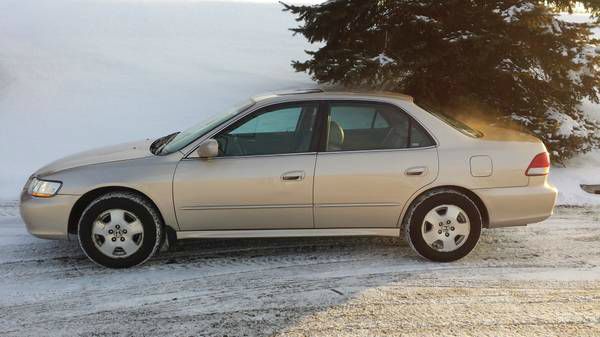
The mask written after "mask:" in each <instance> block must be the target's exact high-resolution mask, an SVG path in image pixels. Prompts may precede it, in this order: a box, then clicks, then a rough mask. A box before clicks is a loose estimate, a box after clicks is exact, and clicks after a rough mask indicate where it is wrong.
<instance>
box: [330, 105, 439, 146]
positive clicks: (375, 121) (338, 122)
mask: <svg viewBox="0 0 600 337" xmlns="http://www.w3.org/2000/svg"><path fill="white" fill-rule="evenodd" d="M327 125H328V128H327V145H326V151H329V152H332V151H358V150H385V149H405V148H417V147H427V146H433V145H435V142H434V141H433V139H432V138H431V136H430V135H429V134H427V132H426V131H425V130H424V129H423V128H422V127H421V126H420V125H419V124H418V123H416V122H415V121H414V120H413V119H412V118H411V117H410V116H408V115H407V114H405V113H404V112H402V111H400V110H399V109H397V108H395V107H394V106H391V105H388V104H379V103H332V104H330V106H329V115H328V123H327Z"/></svg>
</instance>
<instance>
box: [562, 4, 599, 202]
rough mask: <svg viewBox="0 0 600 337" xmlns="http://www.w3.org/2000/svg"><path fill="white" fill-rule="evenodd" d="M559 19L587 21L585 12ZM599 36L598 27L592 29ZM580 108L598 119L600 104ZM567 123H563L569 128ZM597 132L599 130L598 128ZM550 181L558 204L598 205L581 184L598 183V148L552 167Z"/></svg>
mask: <svg viewBox="0 0 600 337" xmlns="http://www.w3.org/2000/svg"><path fill="white" fill-rule="evenodd" d="M561 19H563V20H567V21H572V22H586V21H589V16H588V15H585V14H572V15H562V16H561ZM594 33H595V34H596V36H598V37H600V29H596V30H595V31H594ZM582 109H583V111H584V112H585V114H586V115H587V116H589V117H590V118H593V119H596V120H598V121H600V105H598V104H595V103H592V102H590V101H588V100H585V101H584V102H583V103H582ZM568 124H569V123H566V125H564V127H565V128H567V129H568V128H569V127H570V126H569V125H568ZM597 132H600V130H598V131H597ZM550 182H551V183H552V184H553V185H555V186H556V187H557V188H558V191H559V193H558V204H559V205H579V206H582V205H600V195H594V194H589V193H586V192H584V191H583V190H582V189H581V188H580V185H581V184H590V185H599V184H600V150H596V151H592V152H590V153H587V154H584V155H579V156H576V157H575V158H573V159H571V160H569V161H568V162H567V163H566V167H553V168H552V169H551V171H550Z"/></svg>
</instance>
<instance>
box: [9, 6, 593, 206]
mask: <svg viewBox="0 0 600 337" xmlns="http://www.w3.org/2000/svg"><path fill="white" fill-rule="evenodd" d="M292 2H304V3H318V2H320V1H319V0H305V1H300V0H299V1H292ZM281 8H282V7H281V5H279V4H277V3H276V1H275V0H255V1H225V0H216V1H212V2H211V1H202V0H168V1H167V0H86V1H77V0H54V1H43V0H38V1H35V0H2V1H0V36H1V37H2V38H1V39H0V156H1V157H0V158H1V161H0V163H1V164H2V165H0V200H15V199H16V198H17V197H18V193H19V190H20V189H21V187H22V185H23V184H24V183H25V181H26V179H27V177H28V176H29V175H30V174H31V173H32V172H34V171H35V170H36V169H37V168H39V167H41V166H42V165H44V164H46V163H48V162H50V161H53V160H55V159H57V158H59V157H62V156H65V155H68V154H72V153H74V152H78V151H81V150H86V149H90V148H94V147H98V146H104V145H110V144H116V143H121V142H126V141H130V140H137V139H142V138H156V137H159V136H162V135H165V134H168V133H171V132H173V131H178V130H181V129H183V128H186V127H188V126H190V125H191V124H195V123H197V122H199V121H201V120H203V119H204V118H205V117H207V116H209V115H213V114H216V113H219V112H221V111H223V110H225V109H228V108H229V107H231V106H232V105H234V104H235V103H237V102H239V101H241V100H243V99H245V98H246V97H248V96H251V95H254V94H257V93H261V92H265V91H272V90H276V89H285V88H297V87H310V86H314V85H315V84H314V83H312V82H311V80H310V79H309V77H308V76H307V75H306V74H302V73H295V72H294V71H293V70H292V68H291V66H290V62H291V60H294V59H300V60H302V59H304V58H305V57H306V56H305V54H304V52H303V51H304V49H315V48H316V46H311V45H308V44H307V43H306V42H305V41H304V39H303V38H302V37H300V36H296V37H293V36H292V34H291V32H289V31H288V28H290V27H294V26H296V24H297V23H296V22H295V21H294V19H293V17H292V16H291V15H290V14H289V13H285V12H282V11H281ZM569 19H570V20H577V21H583V20H586V16H585V15H573V16H570V17H569ZM585 109H586V111H587V112H588V113H590V114H592V115H595V116H598V118H600V108H599V107H598V106H597V105H593V104H586V106H585ZM598 163H600V152H596V153H593V154H590V155H587V156H583V157H579V158H576V159H575V160H574V161H573V163H569V167H568V168H567V169H562V168H557V169H555V170H553V172H552V174H551V181H552V182H553V183H554V184H556V185H557V186H558V187H559V189H560V191H561V194H560V196H559V203H561V204H579V205H580V204H600V197H599V196H593V195H589V194H586V193H584V192H583V191H581V190H580V189H579V184H580V183H588V184H600V178H598V176H597V174H596V173H595V172H597V169H598V167H599V166H598Z"/></svg>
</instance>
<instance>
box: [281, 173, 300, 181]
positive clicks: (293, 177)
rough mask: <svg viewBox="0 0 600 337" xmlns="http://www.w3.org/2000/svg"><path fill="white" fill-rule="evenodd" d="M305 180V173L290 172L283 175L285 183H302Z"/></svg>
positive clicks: (282, 178)
mask: <svg viewBox="0 0 600 337" xmlns="http://www.w3.org/2000/svg"><path fill="white" fill-rule="evenodd" d="M303 179H304V171H290V172H286V173H284V174H282V175H281V180H283V181H301V180H303Z"/></svg>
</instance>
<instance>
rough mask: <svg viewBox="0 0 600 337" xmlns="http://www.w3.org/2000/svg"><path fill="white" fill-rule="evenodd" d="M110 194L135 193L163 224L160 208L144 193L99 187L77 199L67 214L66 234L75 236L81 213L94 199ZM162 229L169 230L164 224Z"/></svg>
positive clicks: (118, 187)
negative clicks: (152, 209) (148, 204)
mask: <svg viewBox="0 0 600 337" xmlns="http://www.w3.org/2000/svg"><path fill="white" fill-rule="evenodd" d="M110 192H129V193H135V194H137V195H139V196H140V197H142V198H144V200H146V201H148V202H149V203H150V204H151V205H152V207H154V209H155V210H156V212H157V213H158V215H159V216H160V219H161V220H162V222H163V224H164V223H165V219H164V217H163V215H162V213H161V211H160V208H158V207H157V206H156V203H155V202H154V201H152V199H150V197H148V196H147V195H146V194H145V193H143V192H140V191H138V190H136V189H134V188H131V187H124V186H103V187H99V188H96V189H93V190H90V191H88V192H86V193H84V194H83V195H82V196H81V197H79V199H77V201H76V202H75V204H74V205H73V207H72V208H71V212H70V213H69V223H68V227H67V232H68V234H73V235H77V226H78V225H79V219H80V218H81V215H82V214H83V211H84V210H85V208H86V207H87V206H88V205H89V204H90V203H91V202H92V201H94V200H95V199H96V198H98V197H100V196H102V195H104V194H107V193H110ZM164 227H165V230H167V231H169V229H170V227H169V226H167V225H166V224H165V226H164ZM167 228H168V229H167Z"/></svg>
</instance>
